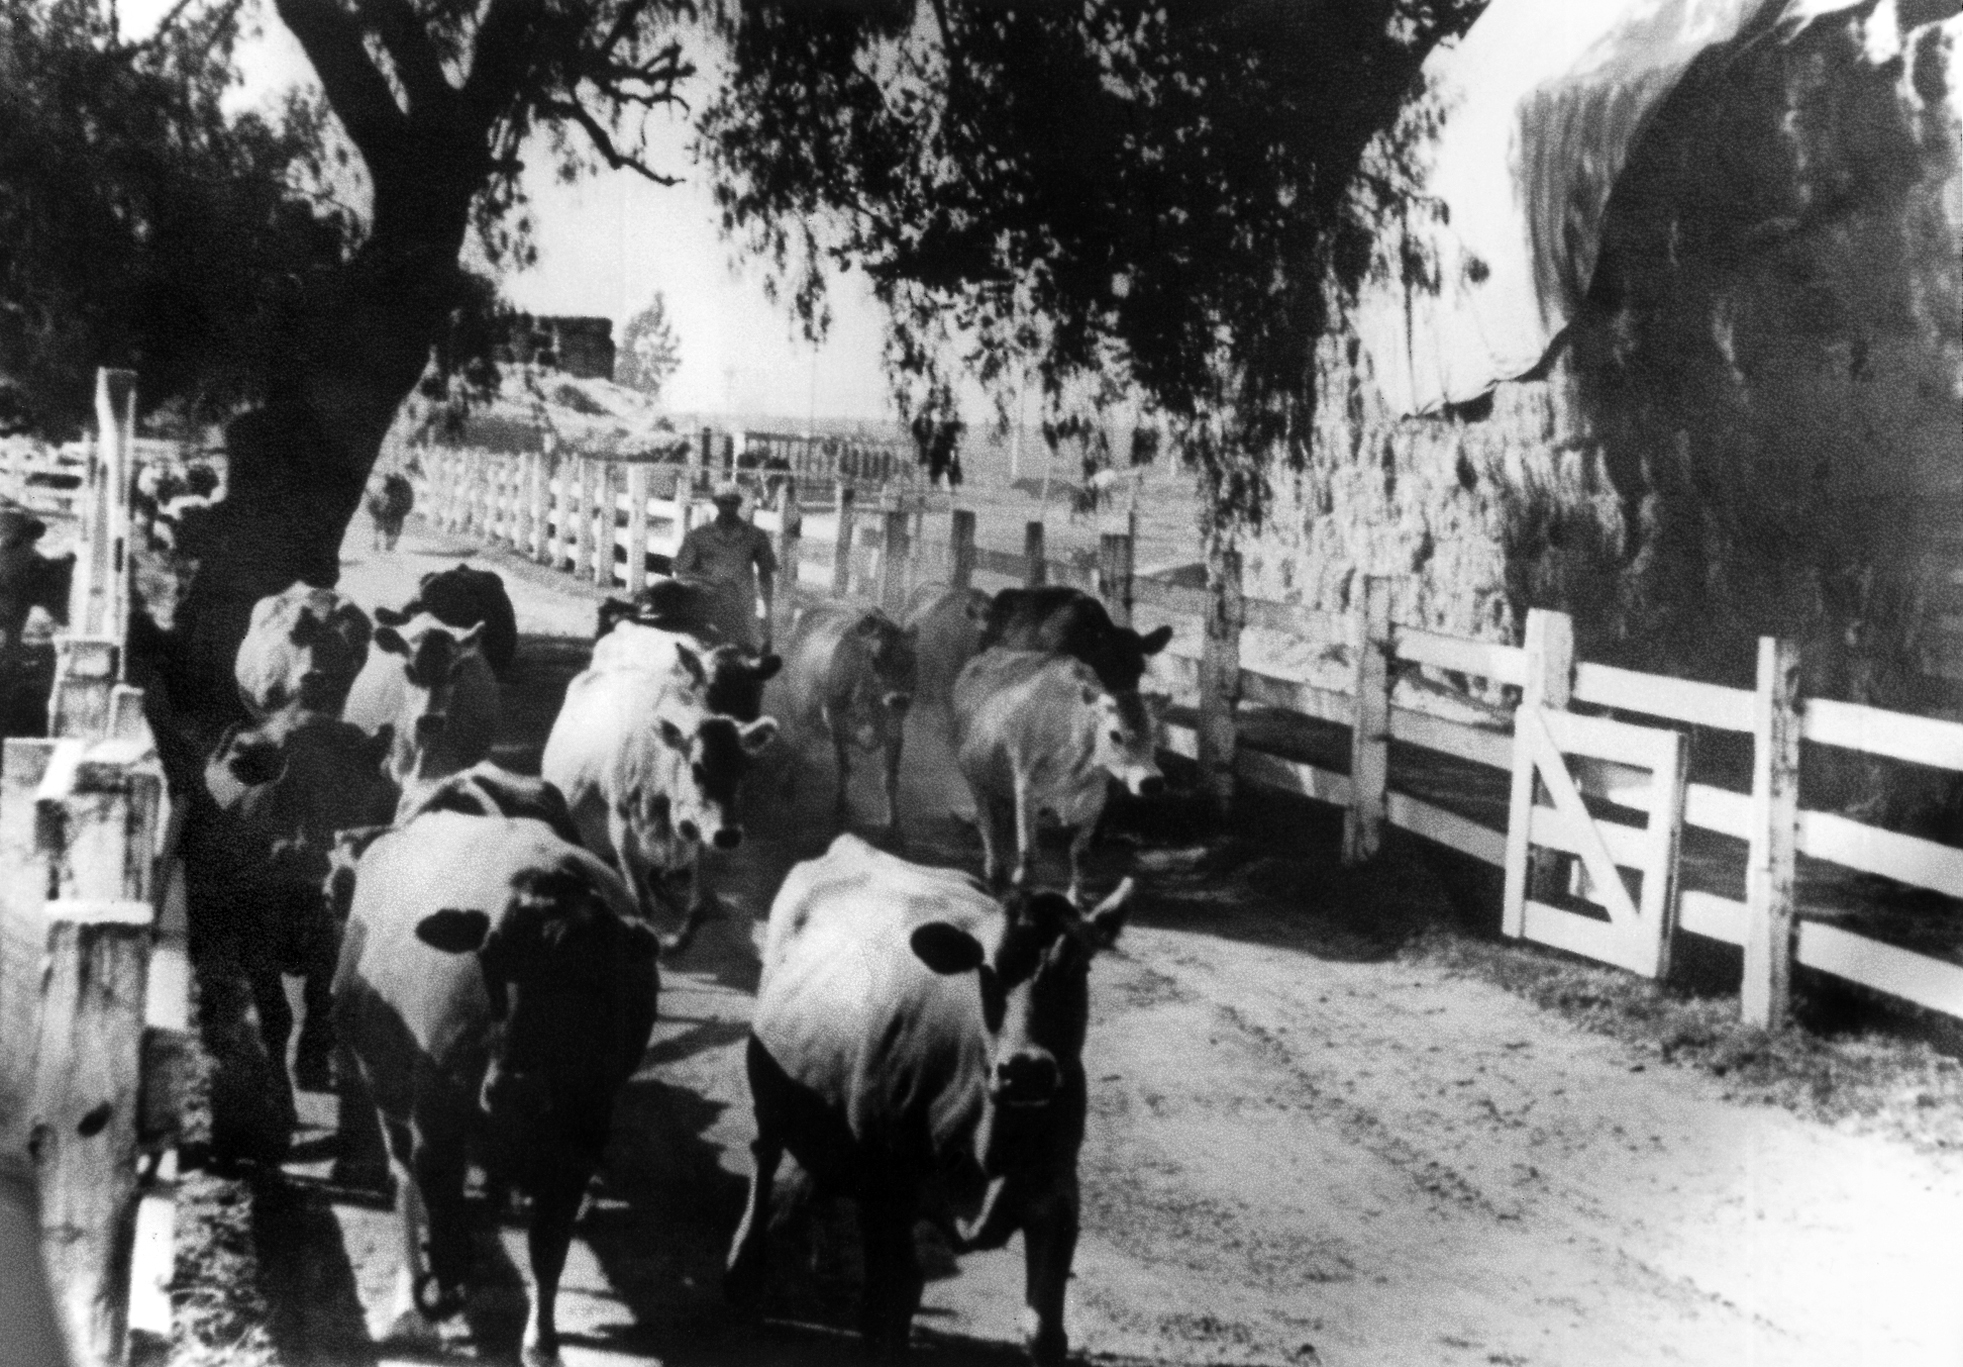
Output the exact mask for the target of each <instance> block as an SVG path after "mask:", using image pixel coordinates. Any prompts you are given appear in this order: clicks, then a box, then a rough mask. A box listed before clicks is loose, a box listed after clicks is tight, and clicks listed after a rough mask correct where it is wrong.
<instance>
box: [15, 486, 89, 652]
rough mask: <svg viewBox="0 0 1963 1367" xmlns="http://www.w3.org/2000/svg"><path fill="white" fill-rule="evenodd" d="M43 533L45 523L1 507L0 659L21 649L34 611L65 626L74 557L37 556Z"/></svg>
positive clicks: (17, 510) (71, 553) (46, 527)
mask: <svg viewBox="0 0 1963 1367" xmlns="http://www.w3.org/2000/svg"><path fill="white" fill-rule="evenodd" d="M47 531H48V524H47V523H45V522H43V521H42V520H41V519H40V518H38V517H35V516H34V515H33V514H31V513H28V512H26V511H25V510H24V509H18V508H0V659H4V658H5V657H7V656H8V655H11V654H13V653H14V652H16V651H18V650H19V649H20V645H21V634H22V632H23V631H24V630H25V629H26V627H27V619H28V617H29V615H30V614H31V613H32V612H33V611H34V609H35V608H40V609H41V610H42V611H43V612H45V613H47V614H48V615H49V616H50V617H52V618H54V620H55V621H56V622H58V623H60V624H61V625H63V626H66V625H67V624H68V593H69V589H70V587H71V586H72V584H73V583H74V579H75V555H74V552H72V551H71V552H69V553H68V554H67V555H61V556H46V555H42V554H41V552H40V551H39V550H38V549H37V548H36V543H37V542H39V541H40V540H41V538H42V537H43V536H45V535H47Z"/></svg>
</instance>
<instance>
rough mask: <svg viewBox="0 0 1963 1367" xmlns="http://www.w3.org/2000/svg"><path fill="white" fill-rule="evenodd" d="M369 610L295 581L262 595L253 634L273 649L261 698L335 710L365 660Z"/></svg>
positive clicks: (277, 703) (274, 704) (273, 702)
mask: <svg viewBox="0 0 1963 1367" xmlns="http://www.w3.org/2000/svg"><path fill="white" fill-rule="evenodd" d="M370 630H371V628H370V624H369V621H368V614H367V613H365V612H363V611H362V610H361V609H360V608H358V607H356V606H355V605H354V604H353V603H351V602H349V601H348V600H347V599H345V598H343V597H342V596H341V595H340V594H338V593H335V592H334V591H333V590H331V589H316V588H314V587H312V586H311V585H309V584H306V583H296V584H294V585H293V586H292V587H291V588H289V589H287V590H286V591H285V592H284V593H281V594H276V595H274V596H273V597H271V598H264V599H261V600H260V602H259V604H258V606H257V607H255V608H254V609H253V614H252V635H253V637H255V638H257V640H258V641H259V642H260V643H261V646H262V648H263V649H265V650H267V651H270V652H271V653H272V656H273V659H274V661H275V669H274V673H275V676H276V677H275V680H274V682H273V683H272V686H271V690H270V692H269V693H268V695H267V697H266V699H265V701H266V704H267V705H268V706H270V707H272V708H275V709H277V708H283V707H287V706H290V705H294V704H297V705H299V706H300V707H302V708H305V709H307V710H308V711H311V712H330V713H332V712H339V711H340V710H341V705H342V704H343V703H345V702H346V701H347V697H348V689H349V688H351V687H352V686H353V685H354V678H355V675H357V674H359V673H360V672H361V667H362V665H363V664H365V663H367V660H368V641H369V636H370Z"/></svg>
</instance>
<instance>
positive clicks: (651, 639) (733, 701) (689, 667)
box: [592, 622, 784, 722]
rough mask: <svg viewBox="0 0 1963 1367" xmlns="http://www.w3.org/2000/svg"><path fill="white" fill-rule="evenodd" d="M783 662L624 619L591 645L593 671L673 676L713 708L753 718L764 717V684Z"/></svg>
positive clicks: (739, 717) (742, 718) (744, 719)
mask: <svg viewBox="0 0 1963 1367" xmlns="http://www.w3.org/2000/svg"><path fill="white" fill-rule="evenodd" d="M783 664H784V661H783V660H782V659H781V658H780V657H779V656H776V655H770V654H764V655H752V654H750V653H749V652H748V651H746V650H744V649H743V648H742V647H741V646H734V645H714V644H710V643H708V642H706V641H704V640H703V639H701V638H700V637H697V636H694V635H692V634H690V633H686V632H678V631H667V630H664V629H662V628H660V627H649V626H641V625H640V624H639V623H636V622H622V623H620V624H619V625H617V626H615V627H614V629H613V630H611V631H609V632H608V633H607V634H606V635H604V636H602V637H601V638H600V639H599V640H598V641H596V642H594V644H593V659H592V667H593V668H594V669H640V670H647V671H649V672H652V673H656V674H663V675H672V676H673V677H674V678H675V679H677V680H679V681H680V682H681V683H682V684H683V685H684V686H686V687H687V688H688V689H689V690H690V691H691V692H693V693H694V694H695V695H696V696H697V697H699V698H701V699H702V703H703V705H704V706H705V707H707V708H708V709H709V711H711V712H716V713H720V714H721V715H723V716H726V717H734V718H735V719H736V720H737V721H741V722H752V721H755V720H756V719H757V718H758V717H760V716H762V715H763V686H764V684H765V683H766V682H768V681H769V680H770V679H772V678H774V677H776V674H777V671H778V670H779V669H781V668H783Z"/></svg>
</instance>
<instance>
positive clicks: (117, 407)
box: [68, 369, 136, 636]
mask: <svg viewBox="0 0 1963 1367" xmlns="http://www.w3.org/2000/svg"><path fill="white" fill-rule="evenodd" d="M95 422H96V451H95V456H94V458H93V459H92V460H90V461H89V466H88V471H89V474H88V484H87V485H86V486H85V489H84V491H83V493H82V496H81V498H80V499H79V500H78V505H77V508H76V511H77V512H78V513H79V514H80V515H81V522H82V536H81V541H82V544H81V547H80V551H81V554H80V556H79V558H78V559H77V561H76V565H75V575H74V579H73V581H72V582H71V584H70V585H69V593H68V603H69V608H68V622H69V630H71V631H72V632H74V634H75V635H77V636H108V635H120V634H121V633H122V629H123V615H126V614H127V611H128V609H127V605H126V600H125V598H124V590H123V589H122V587H121V586H120V585H119V583H118V580H119V578H121V577H122V576H123V575H126V574H127V573H128V572H129V571H128V563H127V556H126V555H125V545H124V543H125V542H126V541H127V539H128V531H127V528H125V529H124V530H123V532H122V534H121V536H120V537H119V536H118V533H117V530H116V527H115V526H114V525H113V524H114V523H115V521H116V518H117V514H116V509H117V508H118V507H119V506H126V505H127V501H128V498H129V453H130V443H131V442H132V441H133V440H134V439H135V429H136V372H135V371H133V370H108V369H103V370H98V371H96V373H95ZM119 614H121V615H119Z"/></svg>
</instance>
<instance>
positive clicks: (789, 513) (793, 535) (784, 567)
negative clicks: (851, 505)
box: [769, 477, 804, 641]
mask: <svg viewBox="0 0 1963 1367" xmlns="http://www.w3.org/2000/svg"><path fill="white" fill-rule="evenodd" d="M777 529H778V530H777V620H776V621H774V622H771V623H770V624H769V626H770V639H771V640H773V641H782V640H785V639H786V638H788V637H789V636H790V633H791V621H792V619H793V618H794V617H795V616H796V615H797V590H798V566H799V563H800V562H801V560H802V558H803V555H804V546H803V541H804V512H803V510H802V509H800V508H799V507H798V503H797V480H796V478H795V477H793V478H791V479H787V480H785V481H784V483H783V484H782V485H781V486H780V487H779V488H778V490H777Z"/></svg>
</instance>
